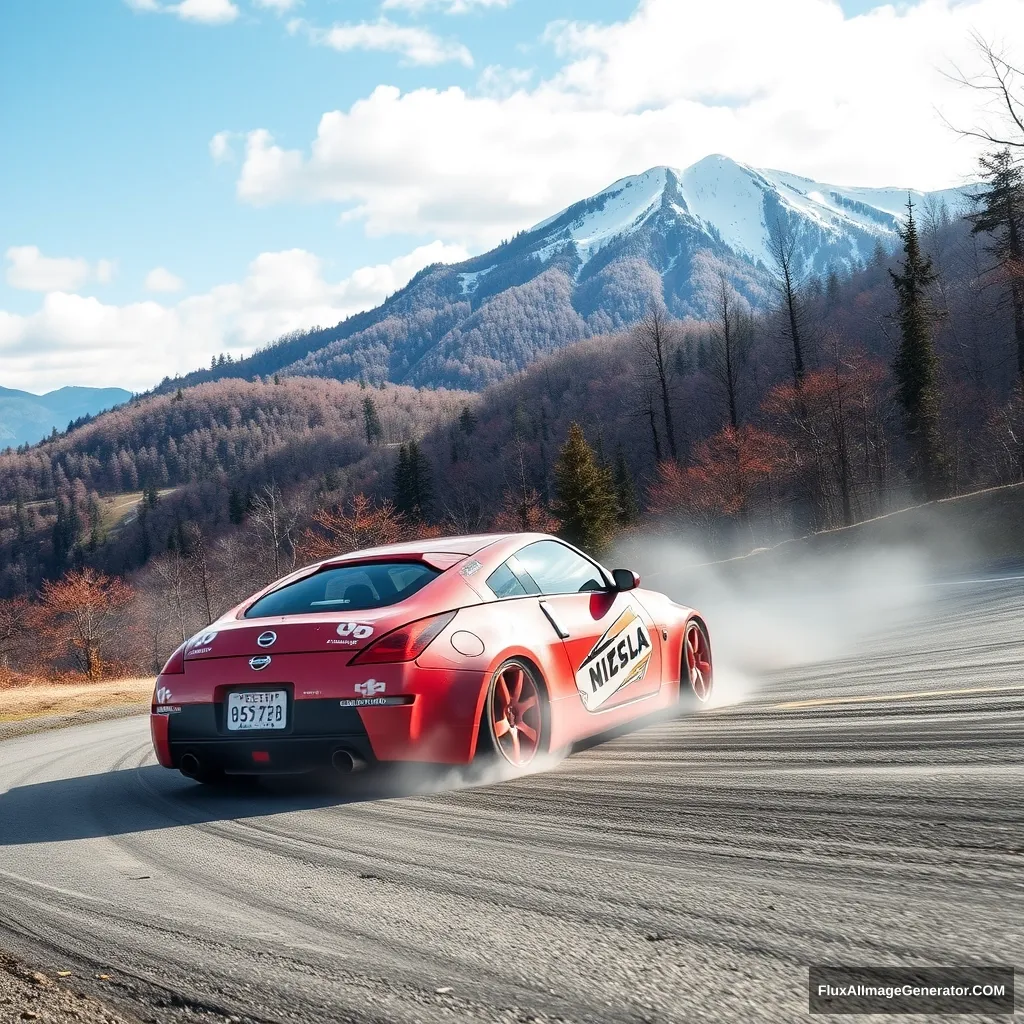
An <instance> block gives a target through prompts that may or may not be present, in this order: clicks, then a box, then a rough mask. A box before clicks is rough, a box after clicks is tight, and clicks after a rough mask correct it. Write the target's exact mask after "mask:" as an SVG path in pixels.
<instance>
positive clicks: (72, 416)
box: [0, 387, 132, 449]
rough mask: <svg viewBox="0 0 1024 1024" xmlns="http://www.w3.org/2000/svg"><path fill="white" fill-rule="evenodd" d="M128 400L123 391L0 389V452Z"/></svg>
mask: <svg viewBox="0 0 1024 1024" xmlns="http://www.w3.org/2000/svg"><path fill="white" fill-rule="evenodd" d="M131 397H132V393H131V392H130V391H125V390H124V388H78V387H67V388H59V389H58V390H56V391H49V392H47V393H46V394H45V395H33V394H32V393H31V392H29V391H17V390H15V389H13V388H0V449H2V448H16V447H17V446H18V445H21V444H35V443H36V442H37V441H41V440H43V438H45V437H48V436H49V434H50V433H51V432H52V431H53V428H54V427H56V428H57V429H58V430H65V429H66V428H67V425H68V424H69V423H70V422H71V421H72V420H77V419H78V418H79V417H81V416H95V415H96V413H98V412H103V411H104V410H105V409H112V408H113V407H114V406H115V405H122V404H123V403H124V402H127V401H128V399H129V398H131Z"/></svg>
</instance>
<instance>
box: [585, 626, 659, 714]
mask: <svg viewBox="0 0 1024 1024" xmlns="http://www.w3.org/2000/svg"><path fill="white" fill-rule="evenodd" d="M650 661H651V634H650V633H648V632H647V627H646V626H645V625H644V623H643V620H642V619H641V618H640V616H639V615H637V613H636V612H635V611H634V610H633V608H632V606H629V607H627V608H626V609H625V610H624V611H623V612H622V614H621V615H620V616H619V617H618V618H617V619H616V620H615V621H614V622H613V623H612V624H611V625H610V626H609V627H608V628H607V629H606V630H605V631H604V633H603V634H602V635H601V638H600V640H598V641H597V643H596V644H594V646H593V647H592V648H591V651H590V653H589V654H588V655H587V656H586V658H585V659H584V661H583V664H582V665H580V667H579V669H578V670H577V672H576V689H577V690H579V692H580V699H581V700H582V701H583V706H584V707H585V708H586V709H587V710H588V711H597V710H598V709H599V708H600V707H601V705H602V704H604V703H605V701H607V700H608V698H609V697H611V696H612V694H614V693H616V692H617V691H618V690H621V689H622V688H623V687H624V686H628V685H629V684H630V683H637V682H639V681H640V680H641V679H643V677H644V675H645V674H646V673H647V666H648V665H649V664H650Z"/></svg>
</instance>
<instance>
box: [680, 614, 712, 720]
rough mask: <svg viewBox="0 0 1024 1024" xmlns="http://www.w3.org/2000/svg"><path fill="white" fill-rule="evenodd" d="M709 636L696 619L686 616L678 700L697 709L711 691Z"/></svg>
mask: <svg viewBox="0 0 1024 1024" xmlns="http://www.w3.org/2000/svg"><path fill="white" fill-rule="evenodd" d="M714 680H715V675H714V669H713V667H712V660H711V640H710V638H709V637H708V631H707V629H706V628H705V626H704V623H703V622H701V621H700V619H690V620H689V622H687V623H686V628H685V629H684V630H683V656H682V669H681V672H680V676H679V703H680V705H681V706H682V707H683V708H685V709H687V710H693V711H695V710H697V709H698V708H701V707H703V706H704V705H705V704H707V703H708V701H709V700H711V694H712V693H713V691H714Z"/></svg>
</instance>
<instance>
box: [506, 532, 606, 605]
mask: <svg viewBox="0 0 1024 1024" xmlns="http://www.w3.org/2000/svg"><path fill="white" fill-rule="evenodd" d="M515 557H516V559H517V561H518V563H519V565H520V567H521V568H522V569H523V571H525V572H527V573H529V575H530V577H531V578H532V579H533V581H534V582H535V583H536V584H537V586H538V588H539V589H540V592H541V593H542V594H579V593H583V592H585V591H588V590H604V589H605V588H606V587H607V586H608V584H607V583H606V582H605V580H604V578H603V576H602V573H601V571H600V570H599V569H598V568H597V566H596V565H594V563H593V562H591V561H589V560H588V559H586V558H584V557H583V556H582V555H579V554H577V553H576V552H575V551H573V550H572V549H571V548H567V547H566V546H565V545H564V544H559V543H558V541H556V540H538V541H536V542H534V543H533V544H528V545H527V546H526V547H525V548H522V549H521V550H520V551H517V552H516V556H515Z"/></svg>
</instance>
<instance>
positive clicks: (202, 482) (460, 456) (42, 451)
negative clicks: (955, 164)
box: [0, 161, 1024, 671]
mask: <svg viewBox="0 0 1024 1024" xmlns="http://www.w3.org/2000/svg"><path fill="white" fill-rule="evenodd" d="M993 168H994V169H993V177H992V180H993V182H994V184H993V186H992V187H991V189H990V190H989V192H988V193H986V194H985V195H983V197H982V199H981V201H979V204H978V208H977V211H976V213H975V214H974V216H973V217H972V218H971V219H963V218H958V217H955V216H953V215H951V214H950V212H949V211H948V209H945V208H942V207H938V208H934V207H933V208H931V209H923V210H921V209H918V210H913V209H910V210H908V218H907V221H906V226H905V227H903V228H901V232H900V246H899V248H898V250H897V251H895V252H886V251H885V250H884V249H882V248H879V249H877V250H876V251H875V252H874V253H873V255H872V258H871V259H870V260H869V262H868V265H867V266H865V267H862V268H860V269H856V270H854V271H853V272H851V273H850V274H848V275H845V276H841V275H839V274H836V273H828V274H824V275H821V274H816V273H811V272H809V271H807V270H806V268H804V267H802V266H801V265H799V264H798V263H797V262H796V261H795V260H794V259H793V256H792V253H793V251H792V250H787V253H788V260H789V262H788V263H782V264H781V265H780V267H779V268H777V271H776V273H774V274H769V275H768V276H767V277H766V279H765V281H766V283H765V287H766V288H770V289H771V291H770V294H771V303H770V306H769V308H768V309H767V310H759V309H757V308H755V307H754V306H753V305H752V304H751V303H750V301H749V299H748V298H747V297H746V296H745V295H744V293H743V292H742V291H741V289H740V288H738V287H737V285H736V283H735V280H734V279H733V278H732V277H731V276H730V275H729V273H728V272H727V270H726V269H725V268H724V267H723V266H722V265H721V264H716V263H715V262H714V260H713V258H712V257H711V256H702V257H701V259H702V260H706V262H705V270H706V273H707V275H708V276H707V280H706V286H707V287H708V288H709V290H710V294H711V295H712V296H713V298H714V302H713V306H712V308H711V309H710V310H709V311H708V314H707V317H706V318H705V319H704V320H701V321H697V320H694V319H685V320H684V319H680V318H678V317H676V316H674V315H673V314H672V311H671V310H670V309H669V308H668V305H667V303H666V302H664V301H658V300H659V298H664V295H663V294H662V295H659V294H658V292H657V281H660V278H658V279H656V280H654V279H652V282H651V284H652V287H653V288H654V289H655V292H654V295H653V296H651V298H650V301H648V302H647V305H646V306H645V307H644V308H643V310H642V315H641V319H640V320H639V322H638V323H636V324H635V325H632V326H630V327H629V328H628V329H625V330H622V331H619V332H617V333H609V334H604V335H601V336H597V337H593V338H589V339H585V340H582V341H578V342H575V343H570V344H566V345H564V346H563V347H561V348H560V349H559V350H558V351H555V352H552V353H549V354H548V355H546V356H543V357H541V358H539V359H537V360H536V361H535V362H533V363H532V364H531V365H530V366H529V367H527V368H526V369H525V370H523V371H522V372H520V373H518V374H515V375H513V376H510V377H507V378H506V379H504V380H502V381H500V382H498V383H496V384H494V385H492V386H490V387H488V388H487V389H486V390H485V391H484V392H483V393H481V394H474V393H469V392H458V391H443V390H437V391H434V390H429V389H419V390H417V389H413V388H411V387H405V386H400V385H394V384H387V385H385V386H382V387H374V386H365V385H360V384H357V383H339V382H337V381H333V380H324V379H315V378H312V377H307V376H291V377H289V376H277V377H275V376H273V375H272V376H266V377H259V378H257V379H255V380H240V379H223V380H219V381H216V382H211V383H206V384H200V385H198V386H195V387H191V388H184V389H180V390H174V391H170V392H168V393H165V394H161V395H155V396H149V397H146V398H140V399H136V400H133V401H132V402H131V403H130V404H129V405H127V406H125V407H123V408H122V409H119V410H116V411H114V412H112V413H109V414H105V415H103V416H100V417H98V418H97V419H96V420H94V421H92V422H90V423H87V424H84V425H82V426H80V427H78V428H77V429H74V430H71V431H70V432H68V433H67V434H65V435H61V436H60V437H57V438H55V439H53V440H51V441H48V442H46V443H44V444H41V445H39V446H37V447H36V448H34V449H31V450H29V451H27V452H21V453H8V454H6V455H3V456H2V457H0V500H2V501H4V502H5V505H4V507H3V518H2V520H0V559H2V564H0V585H2V587H3V590H4V594H5V595H6V596H7V598H8V599H7V600H0V641H2V639H3V637H4V636H5V635H6V636H7V637H8V641H7V642H6V647H5V650H6V651H7V653H6V655H4V657H6V658H7V664H8V667H9V668H11V669H17V668H18V667H19V666H20V667H21V668H25V669H29V670H34V669H33V665H39V664H42V663H43V662H45V663H46V664H51V665H58V666H60V665H63V666H68V665H70V664H72V663H74V664H78V666H79V668H82V663H81V656H82V655H81V652H82V649H83V648H82V647H81V644H79V646H78V647H74V646H73V645H72V647H66V648H65V649H64V654H63V655H56V654H53V653H52V652H51V654H48V655H46V654H44V653H39V652H37V653H35V654H33V653H32V651H33V650H34V648H33V647H32V643H34V642H35V641H34V640H32V638H33V637H36V636H44V635H47V634H46V633H45V631H42V632H40V631H35V632H33V631H31V630H30V629H29V626H30V624H31V622H32V621H34V620H33V619H32V616H33V615H37V616H38V615H45V614H51V613H50V612H47V610H46V609H47V608H48V607H50V606H51V605H52V606H53V607H58V606H59V607H65V606H66V605H67V603H68V602H72V603H74V601H80V600H81V601H84V600H85V597H82V596H81V595H83V594H84V595H91V596H89V597H88V600H89V601H93V602H99V606H102V607H103V608H104V609H106V611H105V612H104V614H107V613H109V615H111V616H113V617H114V619H117V621H118V622H119V623H120V626H118V629H119V630H120V633H119V634H118V635H119V637H120V640H121V647H120V648H119V649H121V650H122V651H125V650H129V649H130V650H131V651H132V652H133V653H132V654H131V660H132V661H133V663H134V664H136V665H141V666H146V667H153V666H156V665H158V664H159V662H160V659H161V658H162V657H163V656H165V655H166V654H167V653H168V651H169V650H170V649H171V648H172V647H173V646H174V645H175V644H176V643H178V642H180V640H181V639H182V638H184V637H186V636H188V635H190V634H191V633H193V632H195V631H196V630H198V629H200V628H201V627H202V626H203V625H205V624H206V623H208V622H209V621H211V620H212V619H213V618H214V617H215V616H216V615H217V614H219V613H220V612H221V611H222V610H223V609H225V608H227V607H229V606H230V605H231V604H232V603H234V602H236V601H237V600H239V599H240V598H241V597H243V596H244V595H246V594H247V593H250V592H251V591H252V590H253V589H255V588H256V587H258V586H260V585H262V584H265V583H267V582H269V581H271V580H273V579H275V578H277V577H278V576H280V575H281V574H282V573H283V572H285V571H287V570H288V569H289V568H291V567H292V566H294V565H296V564H300V563H302V562H303V561H308V560H312V559H314V558H317V557H323V556H325V555H327V554H329V553H331V552H334V551H344V550H352V549H355V548H359V547H363V546H367V545H370V544H374V543H380V542H384V541H388V540H393V539H397V538H400V537H408V536H413V535H418V534H422V535H437V534H441V533H451V532H463V531H473V530H483V529H491V528H497V529H542V530H551V531H559V532H561V533H562V535H563V536H566V537H567V538H569V539H571V540H573V541H575V542H577V543H579V544H581V545H582V546H584V547H586V548H588V549H590V550H593V551H595V552H600V551H601V550H603V549H604V548H605V547H606V546H607V545H608V544H609V543H610V541H611V539H612V538H613V537H614V536H615V535H616V534H617V533H618V532H620V531H623V530H629V529H635V528H641V529H644V530H650V529H658V528H661V527H669V528H673V529H675V528H679V527H680V526H685V527H686V528H688V529H691V530H698V531H701V532H702V533H703V534H704V536H705V538H706V540H707V543H708V544H709V545H710V546H711V547H712V548H713V549H715V550H717V551H718V552H719V553H720V554H722V555H726V554H730V553H735V552H738V551H744V550H749V549H750V548H751V547H753V546H757V545H760V544H763V543H766V542H771V541H774V540H778V539H782V538H783V537H786V536H791V535H793V534H798V533H802V532H806V531H809V530H815V529H821V528H827V527H832V526H838V525H842V524H847V523H853V522H856V521H859V520H862V519H865V518H868V517H870V516H874V515H877V514H879V513H882V512H885V511H887V510H890V509H893V508H896V507H899V506H901V505H905V504H907V503H909V502H915V501H920V500H926V499H929V498H935V497H942V496H944V495H950V494H956V493H962V492H965V491H968V490H972V489H975V488H978V487H981V486H985V485H989V484H998V483H1007V482H1011V481H1015V480H1020V479H1022V477H1024V441H1022V439H1024V389H1022V378H1024V277H1022V276H1021V275H1020V273H1019V267H1020V265H1021V253H1020V249H1019V242H1018V243H1014V238H1017V239H1018V240H1019V238H1020V237H1024V234H1022V233H1020V232H1019V228H1021V227H1022V226H1024V225H1022V224H1021V223H1020V221H1021V220H1022V219H1024V178H1022V173H1024V172H1022V171H1021V169H1020V167H1019V165H1017V164H1016V163H1014V162H1013V161H1009V162H1006V161H1003V162H1002V163H998V162H997V163H994V164H993ZM1007 211H1008V212H1007ZM1005 217H1009V218H1011V219H1010V220H1009V221H1006V220H1004V219H1003V218H1005ZM1009 227H1012V228H1013V232H1011V231H1010V230H1009ZM1014 232H1017V234H1014ZM1014 244H1018V248H1017V249H1016V250H1015V249H1014V248H1013V246H1014ZM786 267H788V268H789V272H788V273H787V272H786ZM766 274H767V271H766ZM538 280H539V279H538ZM530 287H547V285H543V284H538V283H537V281H534V282H531V285H530ZM551 287H552V288H553V289H554V291H553V292H552V296H551V297H550V298H551V299H552V301H556V302H557V296H558V294H559V293H558V288H557V285H556V284H555V283H552V284H551ZM515 294H516V290H515V288H514V287H513V288H511V289H503V290H502V291H501V292H500V293H499V294H498V295H497V296H496V301H497V300H500V301H502V302H506V303H513V304H514V301H515V300H514V296H515ZM512 308H513V312H510V314H509V315H510V316H514V318H515V319H516V320H517V322H518V321H523V320H525V319H527V318H528V313H527V312H526V311H525V310H522V309H519V310H515V309H514V305H513V307H512ZM638 312H639V311H638ZM428 319H429V318H428ZM426 322H427V321H426V320H425V321H424V323H426ZM480 329H482V327H481V328H480ZM495 337H499V335H496V336H495ZM500 337H501V339H502V341H503V343H505V344H507V345H509V346H514V345H516V344H520V343H525V342H524V341H523V339H524V335H523V334H522V333H520V334H516V333H515V332H511V331H510V332H508V333H500ZM139 491H140V492H142V493H141V496H133V495H134V492H139ZM123 492H133V494H132V495H129V499H130V500H128V501H127V506H128V507H130V508H131V509H132V511H131V512H130V513H129V514H128V515H126V516H124V517H123V518H122V519H121V520H120V521H114V522H112V521H110V517H109V515H106V516H105V514H104V509H105V508H107V507H108V506H106V505H104V502H105V500H106V496H109V495H111V494H120V493H123ZM97 573H99V574H102V573H107V574H112V575H114V576H115V580H114V581H113V582H109V583H108V582H104V581H103V577H102V575H99V576H98V575H96V574H97ZM116 577H125V578H126V579H127V580H128V581H129V588H128V589H127V590H125V589H124V587H123V586H122V584H121V583H119V582H117V580H116ZM58 578H62V579H61V582H59V583H46V584H44V587H43V591H42V598H41V602H37V603H26V602H25V600H24V596H22V595H25V596H30V595H32V594H33V593H35V592H36V590H37V587H38V584H39V583H40V581H42V580H46V579H49V580H54V579H58ZM55 588H56V589H55ZM60 588H67V592H66V593H65V591H64V590H62V589H60ZM108 593H109V595H112V596H111V597H110V600H107V598H106V597H104V595H106V594H108ZM75 595H78V596H77V597H76V596H75ZM97 595H98V596H97ZM126 595H127V596H126ZM115 597H116V601H115V600H114V598H115ZM48 602H49V604H48ZM61 602H63V604H61ZM118 602H120V603H118ZM118 608H120V609H121V610H120V611H117V609H118ZM52 614H56V613H55V612H54V613H52ZM62 614H64V613H62ZM118 616H120V619H118V618H117V617H118ZM90 621H91V620H90ZM27 629H28V630H29V632H28V633H26V632H25V631H26V630H27ZM11 638H15V639H11ZM129 638H130V641H131V642H130V643H129ZM30 640H32V642H31V643H30V642H29V641H30ZM69 642H70V641H69ZM90 649H91V648H90ZM76 652H77V653H76ZM0 654H3V652H2V651H0ZM33 659H35V660H34V661H33ZM76 659H78V661H77V662H76ZM90 664H91V662H90ZM82 670H86V669H82ZM88 671H92V670H91V669H89V670H88Z"/></svg>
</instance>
